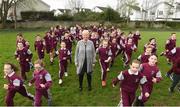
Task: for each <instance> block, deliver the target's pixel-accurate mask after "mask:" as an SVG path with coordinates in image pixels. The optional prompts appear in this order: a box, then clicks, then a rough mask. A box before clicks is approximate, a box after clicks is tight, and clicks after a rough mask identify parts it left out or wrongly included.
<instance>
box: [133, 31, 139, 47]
mask: <svg viewBox="0 0 180 107" xmlns="http://www.w3.org/2000/svg"><path fill="white" fill-rule="evenodd" d="M132 38H133V41H134V43H135V45H136V47H138V41H139V40H141V35H140V33H139V31H138V30H137V31H136V33H135V34H133V37H132Z"/></svg>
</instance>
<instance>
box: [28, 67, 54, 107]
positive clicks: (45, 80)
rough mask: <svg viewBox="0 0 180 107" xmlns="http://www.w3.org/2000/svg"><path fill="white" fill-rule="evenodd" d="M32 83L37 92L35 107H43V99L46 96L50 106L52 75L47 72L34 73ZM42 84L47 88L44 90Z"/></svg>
mask: <svg viewBox="0 0 180 107" xmlns="http://www.w3.org/2000/svg"><path fill="white" fill-rule="evenodd" d="M30 83H31V84H32V83H34V85H35V88H36V91H35V106H41V99H42V96H44V97H45V98H46V99H48V105H50V103H51V95H50V89H49V88H50V87H51V85H52V79H51V76H50V74H49V73H48V72H47V71H46V70H45V69H43V70H41V71H39V72H37V71H34V73H33V79H32V80H31V81H30ZM40 84H44V85H45V88H42V87H41V86H40Z"/></svg>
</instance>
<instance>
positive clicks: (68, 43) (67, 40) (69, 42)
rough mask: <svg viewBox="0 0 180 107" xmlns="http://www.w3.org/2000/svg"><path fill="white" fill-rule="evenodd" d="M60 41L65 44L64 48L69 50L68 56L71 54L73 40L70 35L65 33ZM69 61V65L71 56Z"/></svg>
mask: <svg viewBox="0 0 180 107" xmlns="http://www.w3.org/2000/svg"><path fill="white" fill-rule="evenodd" d="M62 41H64V42H65V44H66V48H67V49H68V50H69V52H70V54H72V43H73V38H72V37H71V36H70V34H69V33H65V34H64V38H63V39H62ZM69 59H70V63H72V56H71V55H70V57H69Z"/></svg>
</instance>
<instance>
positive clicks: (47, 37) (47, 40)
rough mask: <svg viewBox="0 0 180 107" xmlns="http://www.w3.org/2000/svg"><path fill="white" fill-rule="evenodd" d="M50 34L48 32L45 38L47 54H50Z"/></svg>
mask: <svg viewBox="0 0 180 107" xmlns="http://www.w3.org/2000/svg"><path fill="white" fill-rule="evenodd" d="M50 36H51V34H50V32H47V33H46V35H45V36H44V41H45V47H46V53H47V54H49V53H50Z"/></svg>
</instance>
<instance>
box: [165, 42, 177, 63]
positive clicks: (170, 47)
mask: <svg viewBox="0 0 180 107" xmlns="http://www.w3.org/2000/svg"><path fill="white" fill-rule="evenodd" d="M168 41H169V43H166V45H165V49H166V53H165V56H166V57H167V58H168V59H169V60H170V61H172V56H171V53H170V51H171V50H173V49H174V48H175V47H176V39H175V40H172V39H169V40H168Z"/></svg>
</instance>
